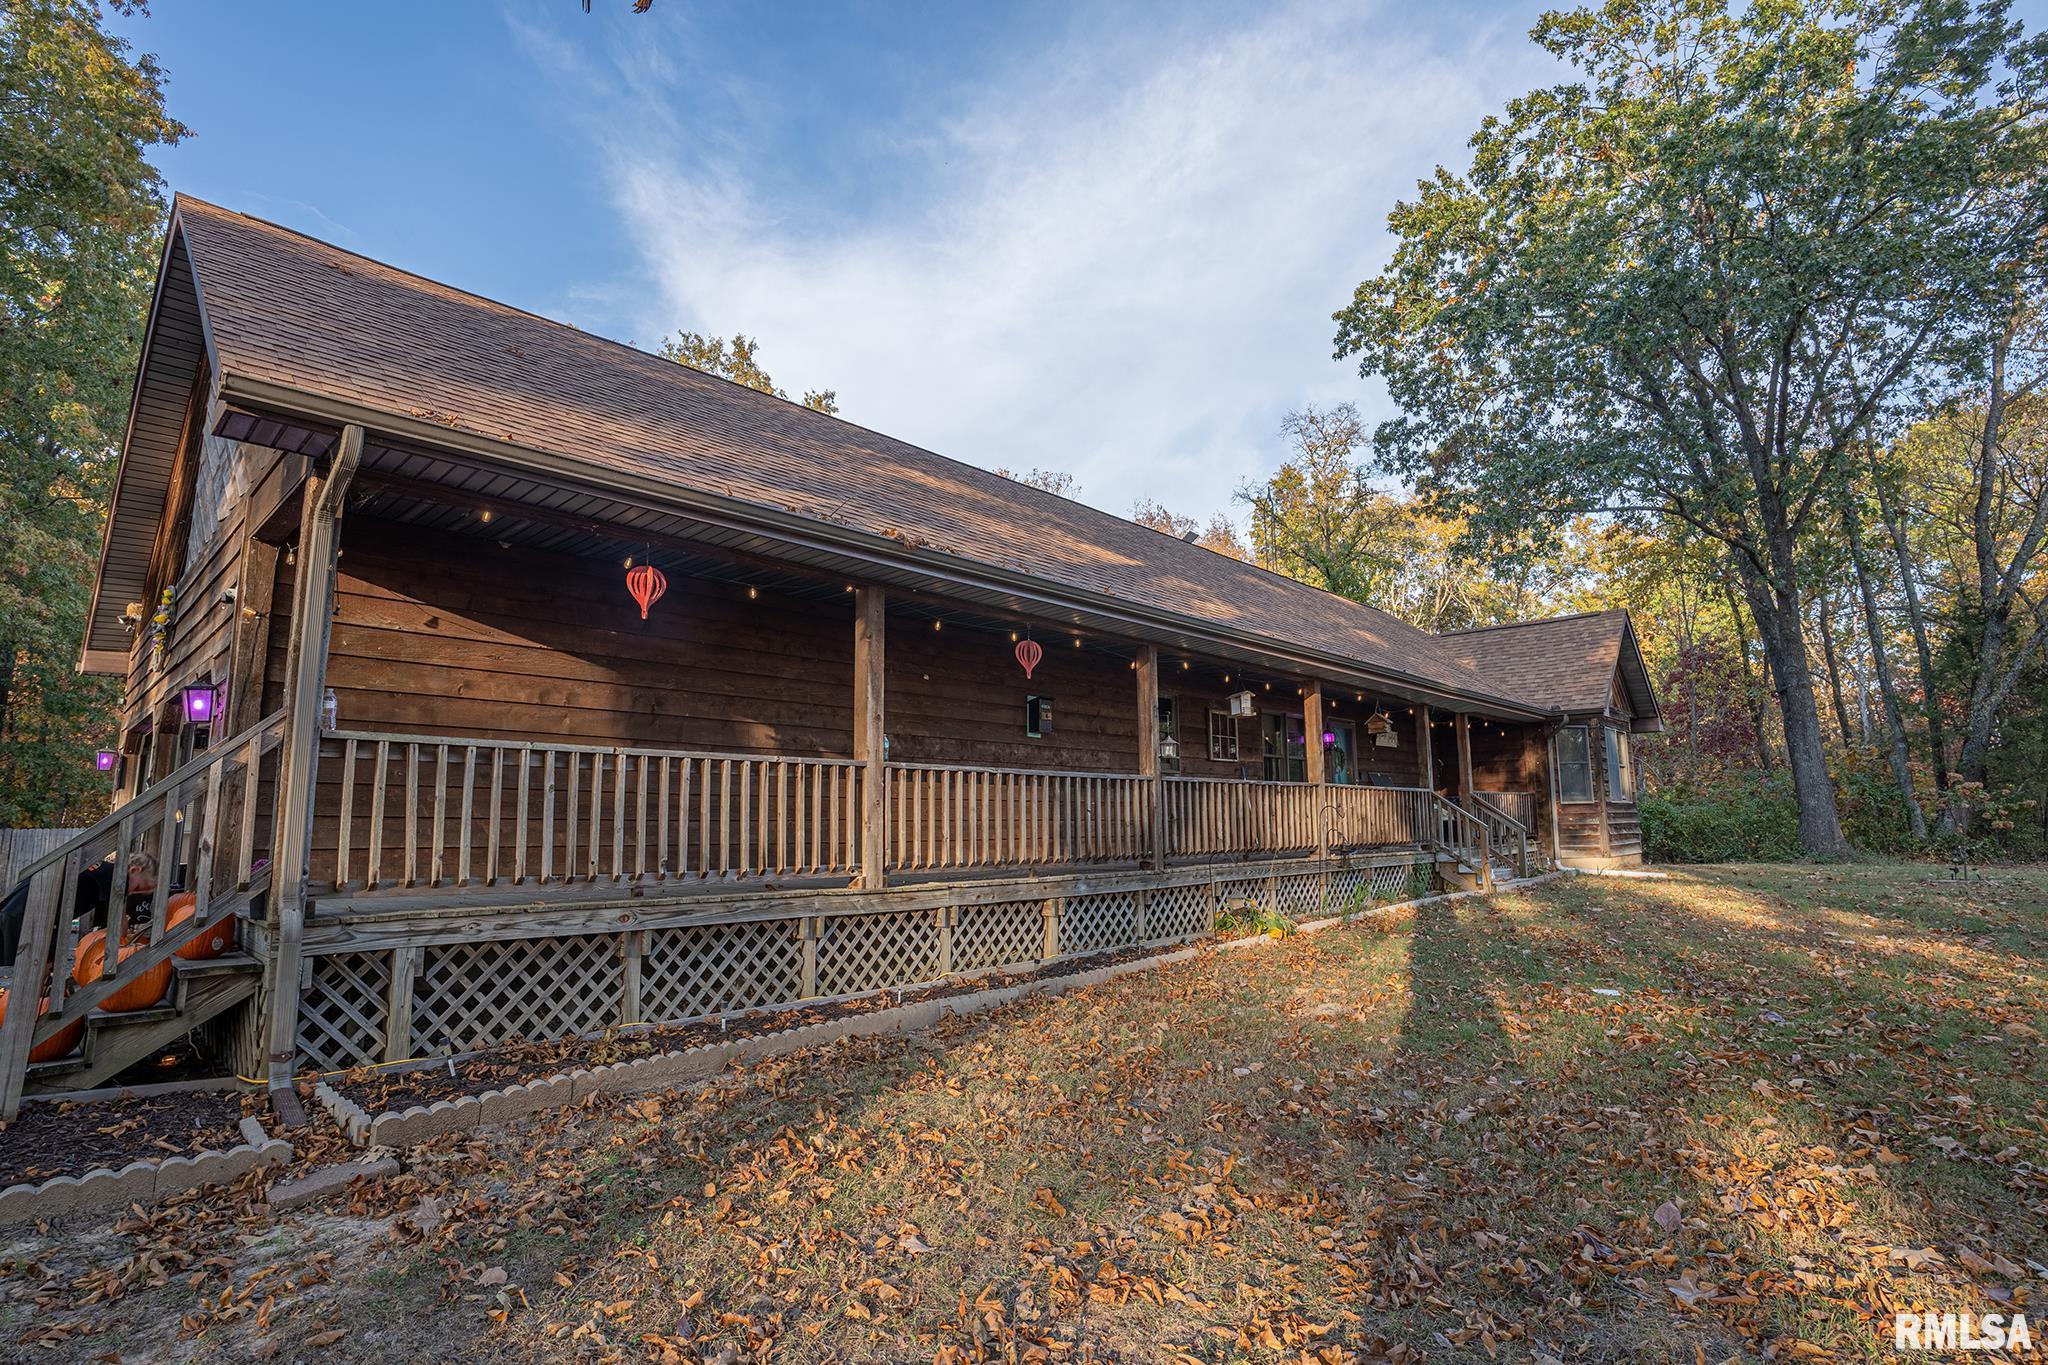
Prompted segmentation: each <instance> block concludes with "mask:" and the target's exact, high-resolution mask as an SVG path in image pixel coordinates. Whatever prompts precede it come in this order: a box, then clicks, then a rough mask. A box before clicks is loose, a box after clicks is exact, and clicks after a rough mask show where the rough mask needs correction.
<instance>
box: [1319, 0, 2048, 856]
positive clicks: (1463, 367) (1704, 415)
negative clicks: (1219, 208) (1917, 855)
mask: <svg viewBox="0 0 2048 1365" xmlns="http://www.w3.org/2000/svg"><path fill="white" fill-rule="evenodd" d="M1533 36H1534V38H1535V40H1536V41H1537V42H1538V43H1539V44H1540V45H1541V46H1543V47H1544V48H1546V49H1547V50H1549V51H1550V52H1551V53H1553V54H1555V55H1556V56H1558V57H1560V58H1563V59H1565V60H1566V61H1568V62H1570V63H1572V64H1573V65H1574V66H1576V67H1577V68H1578V69H1579V70H1580V71H1581V72H1582V73H1583V79H1581V80H1578V81H1574V82H1569V83H1565V84H1561V85H1558V86H1555V87H1552V88H1550V89H1546V90H1539V91H1536V92H1533V93H1531V94H1529V95H1527V96H1524V97H1523V98H1521V99H1517V100H1515V101H1513V102H1511V103H1510V104H1509V106H1508V109H1507V112H1506V115H1505V116H1504V117H1500V118H1488V119H1487V120H1485V121H1484V123H1483V124H1482V125H1481V126H1480V129H1479V131H1478V132H1477V134H1476V135H1475V136H1474V138H1473V143H1472V145H1473V148H1474V153H1473V159H1472V164H1471V167H1470V169H1469V170H1468V171H1467V172H1466V173H1465V174H1464V175H1462V176H1461V175H1455V174H1453V173H1451V172H1449V171H1447V170H1444V169H1442V168H1439V169H1438V171H1437V173H1436V175H1435V177H1434V178H1433V179H1431V180H1429V181H1426V182H1424V183H1423V184H1422V186H1421V192H1420V195H1419V197H1418V198H1417V199H1416V200H1415V201H1413V202H1410V203H1403V204H1401V205H1399V206H1398V207H1397V208H1396V209H1395V210H1394V212H1393V214H1392V215H1391V217H1390V223H1391V226H1392V228H1393V231H1394V234H1395V236H1396V238H1397V246H1396V250H1395V255H1394V259H1393V261H1392V263H1391V265H1390V266H1389V268H1388V270H1387V271H1386V273H1385V274H1383V275H1381V276H1379V277H1378V278H1376V279H1372V280H1368V281H1366V282H1365V283H1364V284H1362V285H1360V286H1359V288H1358V291H1357V293H1356V296H1355V297H1354V299H1353V301H1352V303H1351V304H1350V305H1349V306H1348V307H1346V308H1344V309H1343V310H1342V311H1340V312H1339V313H1338V314H1337V321H1338V324H1339V326H1338V332H1337V350H1338V354H1339V355H1340V356H1351V355H1355V356H1358V357H1359V359H1360V367H1361V369H1362V371H1363V372H1364V373H1366V374H1368V375H1380V376H1384V378H1385V380H1386V383H1387V386H1388V390H1389V392H1390V394H1391V395H1392V397H1393V398H1394V399H1395V401H1396V402H1397V403H1398V404H1399V405H1400V407H1401V409H1402V411H1403V413H1404V415H1403V416H1402V417H1401V418H1399V419H1397V420H1395V421H1392V422H1389V423H1386V424H1385V425H1383V426H1382V427H1381V428H1380V430H1379V432H1378V433H1377V441H1376V447H1377V450H1378V453H1379V455H1380V457H1381V459H1382V460H1384V461H1385V463H1386V464H1387V465H1388V466H1389V467H1391V468H1394V469H1397V470H1400V471H1402V472H1404V473H1406V474H1408V475H1410V476H1411V477H1413V478H1414V479H1415V480H1416V482H1417V485H1418V486H1419V487H1421V488H1423V489H1425V490H1427V491H1429V492H1431V493H1432V494H1433V495H1435V496H1437V497H1439V498H1442V499H1444V500H1446V501H1447V502H1449V503H1450V504H1451V505H1453V506H1455V507H1457V508H1458V509H1460V510H1461V511H1465V512H1469V513H1470V514H1471V515H1472V517H1473V518H1474V519H1475V523H1476V524H1478V525H1481V526H1483V527H1491V528H1514V529H1517V530H1527V529H1528V528H1532V527H1533V528H1539V529H1540V528H1543V527H1547V526H1554V525H1560V524H1562V523H1563V522H1564V521H1565V519H1566V518H1568V517H1569V516H1570V515H1571V514H1573V513H1576V512H1580V511H1585V510H1591V509H1602V510H1607V511H1610V512H1615V513H1618V514H1622V515H1641V514H1654V515H1662V516H1668V517H1671V518H1674V519H1676V520H1678V521H1681V522H1683V523H1685V524H1686V525H1688V526H1690V527H1692V528H1693V529H1694V530H1695V531H1697V532H1698V533H1699V534H1701V535H1703V536H1705V537H1708V538H1709V539H1711V540H1715V541H1718V542H1720V543H1722V544H1723V545H1725V546H1726V547H1727V549H1728V552H1729V555H1730V559H1731V561H1732V563H1733V565H1734V567H1735V571H1736V575H1737V577H1738V579H1739V581H1740V585H1741V592H1742V595H1743V597H1744V598H1745V600H1746V602H1747V604H1748V607H1749V609H1750V612H1751V614H1752V616H1753V618H1754V620H1755V623H1756V626H1757V628H1758V632H1759V634H1760V635H1761V637H1762V641H1763V647H1764V652H1765V655H1766V657H1767V659H1768V661H1769V663H1770V667H1771V671H1772V676H1773V678H1774V680H1775V685H1776V695H1777V697H1778V699H1779V710H1780V712H1781V719H1782V722H1783V730H1784V738H1785V746H1786V751H1787V754H1788V757H1789V760H1790V762H1789V767H1790V769H1791V772H1792V777H1793V782H1794V786H1795V790H1796V792H1797V795H1798V804H1799V827H1800V839H1801V842H1802V843H1803V844H1804V846H1805V847H1806V848H1807V849H1808V850H1809V851H1811V852H1814V853H1818V854H1834V853H1837V852H1839V851H1841V850H1842V849H1843V848H1844V847H1845V845H1844V841H1843V836H1842V830H1841V821H1840V818H1839V815H1838V812H1837V809H1836V805H1835V798H1834V792H1833V789H1832V787H1831V785H1830V782H1829V777H1828V769H1827V764H1826V760H1825V753H1824V749H1823V741H1822V732H1821V726H1820V718H1819V711H1818V708H1817V706H1816V702H1815V697H1814V675H1813V671H1812V668H1811V667H1810V664H1809V660H1808V653H1807V648H1806V644H1805V641H1804V639H1803V636H1802V621H1803V620H1804V617H1805V610H1804V608H1805V601H1804V596H1803V589H1802V586H1801V583H1800V578H1799V554H1798V547H1799V542H1800V540H1801V537H1802V535H1803V534H1805V533H1806V532H1808V531H1809V530H1810V529H1811V527H1812V526H1813V525H1814V523H1815V519H1816V515H1817V513H1818V512H1819V511H1820V510H1821V507H1822V503H1821V499H1822V496H1823V494H1824V492H1825V491H1826V490H1827V489H1828V488H1830V487H1831V486H1832V485H1833V484H1834V482H1835V480H1834V477H1833V472H1834V469H1835V467H1836V466H1837V465H1838V464H1839V462H1840V461H1841V460H1842V459H1843V457H1844V455H1845V452H1846V451H1847V449H1848V448H1849V446H1850V445H1851V443H1853V442H1856V441H1858V440H1860V439H1862V437H1863V434H1864V433H1865V431H1866V430H1867V429H1868V428H1870V427H1871V426H1872V425H1873V424H1883V423H1885V422H1887V421H1889V420H1891V419H1892V418H1893V416H1894V413H1895V410H1896V408H1897V407H1898V406H1899V405H1901V404H1902V403H1904V402H1905V401H1906V400H1907V399H1909V398H1910V396H1911V394H1912V390H1913V387H1914V386H1915V385H1916V384H1917V383H1919V382H1921V381H1922V380H1924V379H1925V378H1926V377H1927V375H1928V372H1929V370H1930V368H1933V367H1936V366H1938V365H1941V364H1945V363H1949V362H1952V361H1953V360H1955V359H1956V357H1957V355H1958V354H1959V352H1960V349H1961V346H1962V338H1963V337H1965V336H1966V335H1969V334H1972V333H1976V332H1981V329H1982V324H1983V322H1984V319H1985V317H1986V316H1987V314H1989V313H1990V312H1992V311H1993V310H1994V309H1995V308H1996V307H1997V306H1998V303H1999V298H2000V296H2001V287H2000V286H2001V274H2002V272H2004V271H2006V270H2007V269H2008V268H2009V266H2010V263H2011V262H2012V261H2013V260H2014V259H2015V258H2016V257H2018V256H2020V255H2022V254H2024V252H2025V251H2026V250H2027V248H2028V244H2029V243H2030V241H2031V239H2032V238H2033V237H2034V236H2035V235H2036V234H2037V233H2038V232H2039V231H2040V230H2041V229H2042V226H2043V223H2044V221H2048V219H2044V214H2043V195H2042V191H2041V182H2040V180H2039V179H2038V177H2037V174H2036V172H2037V171H2038V168H2039V165H2040V161H2041V155H2040V153H2041V140H2042V116H2041V111H2042V97H2043V91H2044V78H2048V70H2044V69H2048V54H2044V50H2043V47H2042V44H2041V43H2040V42H2039V41H2038V40H2029V39H2027V38H2025V37H2024V35H2023V34H2022V33H2021V31H2020V29H2019V27H2018V26H2017V25H2016V24H2013V23H2011V22H2009V21H2008V19H2007V18H2006V14H2005V6H2004V5H2003V4H2001V3H1992V4H1986V5H1983V6H1981V7H1979V8H1976V9H1974V10H1973V9H1970V8H1968V7H1967V6H1965V5H1964V4H1962V3H1960V2H1959V0H1922V2H1921V3H1910V2H1909V0H1757V3H1755V4H1753V5H1751V6H1750V7H1748V8H1746V9H1741V10H1737V9H1735V8H1734V7H1733V6H1731V4H1730V3H1729V0H1608V2H1607V3H1606V4H1604V5H1602V6H1600V7H1599V8H1591V9H1580V10H1575V11H1571V12H1568V13H1552V14H1548V15H1546V16H1544V18H1543V19H1542V20H1541V22H1540V23H1539V24H1538V25H1537V27H1536V29H1535V30H1534V33H1533Z"/></svg>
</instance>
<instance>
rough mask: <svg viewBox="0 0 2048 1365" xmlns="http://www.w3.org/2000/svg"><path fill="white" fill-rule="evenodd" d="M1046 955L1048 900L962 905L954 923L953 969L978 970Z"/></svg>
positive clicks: (960, 970) (1036, 958) (1033, 959)
mask: <svg viewBox="0 0 2048 1365" xmlns="http://www.w3.org/2000/svg"><path fill="white" fill-rule="evenodd" d="M1044 955H1045V902H1044V901H1005V902H1002V903H1001V904H998V905H968V906H962V907H961V910H960V920H959V922H958V923H957V924H955V925H954V926H953V970H954V971H956V972H975V971H981V970H984V969H986V968H989V967H1007V966H1009V965H1010V964H1012V963H1017V962H1036V961H1038V959H1039V958H1041V957H1043V956H1044Z"/></svg>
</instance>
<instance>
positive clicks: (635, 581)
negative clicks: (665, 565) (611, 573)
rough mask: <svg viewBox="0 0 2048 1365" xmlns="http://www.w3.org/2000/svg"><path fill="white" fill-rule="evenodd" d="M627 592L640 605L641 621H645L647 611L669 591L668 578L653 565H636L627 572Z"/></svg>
mask: <svg viewBox="0 0 2048 1365" xmlns="http://www.w3.org/2000/svg"><path fill="white" fill-rule="evenodd" d="M626 591H627V592H629V593H632V594H633V600H634V601H635V602H638V603H639V604H640V619H641V620H643V621H645V620H646V619H647V609H648V608H649V607H651V606H653V605H654V604H655V603H656V602H659V601H660V600H661V595H662V594H663V593H665V592H667V591H668V578H667V576H666V575H664V574H663V573H662V571H661V570H659V569H657V568H655V567H654V566H653V565H652V564H635V565H634V566H633V567H632V568H630V569H628V570H626Z"/></svg>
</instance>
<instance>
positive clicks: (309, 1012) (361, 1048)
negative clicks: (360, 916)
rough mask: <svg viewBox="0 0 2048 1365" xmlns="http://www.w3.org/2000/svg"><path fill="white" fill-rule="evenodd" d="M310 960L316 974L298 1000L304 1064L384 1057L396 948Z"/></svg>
mask: <svg viewBox="0 0 2048 1365" xmlns="http://www.w3.org/2000/svg"><path fill="white" fill-rule="evenodd" d="M308 965H309V968H310V974H311V978H312V979H311V981H310V982H309V983H308V984H307V986H306V989H305V991H304V993H303V994H302V995H301V997H300V1000H299V1056H300V1057H301V1058H302V1059H303V1060H304V1062H305V1064H306V1065H307V1066H309V1067H311V1068H312V1069H314V1070H316V1071H340V1070H344V1069H346V1068H348V1067H352V1066H364V1065H367V1064H369V1063H371V1062H376V1061H382V1060H383V1057H384V1029H385V1009H386V1003H387V1002H386V997H387V995H388V993H389V991H390V989H391V954H390V953H334V954H331V955H329V956H327V957H316V958H313V959H311V961H310V962H309V964H308ZM248 1074H250V1075H254V1074H255V1073H254V1072H250V1073H248Z"/></svg>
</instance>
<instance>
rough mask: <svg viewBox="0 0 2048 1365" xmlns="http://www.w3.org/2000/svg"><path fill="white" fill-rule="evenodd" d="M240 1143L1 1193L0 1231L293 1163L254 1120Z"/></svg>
mask: <svg viewBox="0 0 2048 1365" xmlns="http://www.w3.org/2000/svg"><path fill="white" fill-rule="evenodd" d="M241 1130H242V1138H243V1140H242V1141H241V1142H239V1143H237V1144H235V1145H234V1146H232V1147H229V1148H227V1149H226V1150H225V1151H204V1152H196V1153H194V1154H193V1155H191V1156H172V1157H164V1158H161V1159H159V1160H155V1161H131V1162H129V1163H128V1164H127V1165H126V1166H123V1167H122V1168H121V1169H120V1170H118V1171H115V1170H110V1169H108V1168H107V1167H104V1166H102V1167H100V1168H99V1169H97V1170H92V1171H87V1172H86V1173H85V1174H84V1175H79V1176H70V1175H60V1176H53V1177H51V1178H50V1179H48V1180H45V1181H43V1182H42V1183H40V1184H35V1185H30V1184H21V1185H10V1186H8V1187H7V1188H6V1189H5V1190H0V1227H4V1226H7V1225H9V1224H13V1223H26V1222H31V1221H34V1220H36V1219H41V1218H55V1217H58V1216H60V1215H62V1214H67V1213H91V1212H95V1211H98V1210H101V1209H109V1208H122V1207H125V1206H127V1205H129V1204H147V1203H152V1202H154V1201H156V1200H159V1199H168V1198H169V1197H170V1196H172V1195H174V1194H183V1193H185V1192H186V1191H187V1190H196V1189H198V1188H199V1187H200V1186H201V1185H219V1184H226V1183H227V1182H228V1181H230V1180H235V1179H238V1178H240V1177H241V1176H244V1175H246V1174H248V1173H249V1172H250V1171H253V1170H256V1169H258V1168H260V1167H265V1166H282V1165H285V1164H286V1163H288V1162H289V1161H291V1159H292V1155H293V1153H292V1145H291V1143H289V1142H287V1141H285V1140H284V1139H283V1138H274V1137H271V1136H270V1135H269V1134H268V1133H266V1132H264V1130H263V1125H262V1124H261V1123H260V1122H258V1121H257V1120H256V1119H254V1118H247V1117H245V1118H243V1120H242V1122H241Z"/></svg>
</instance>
